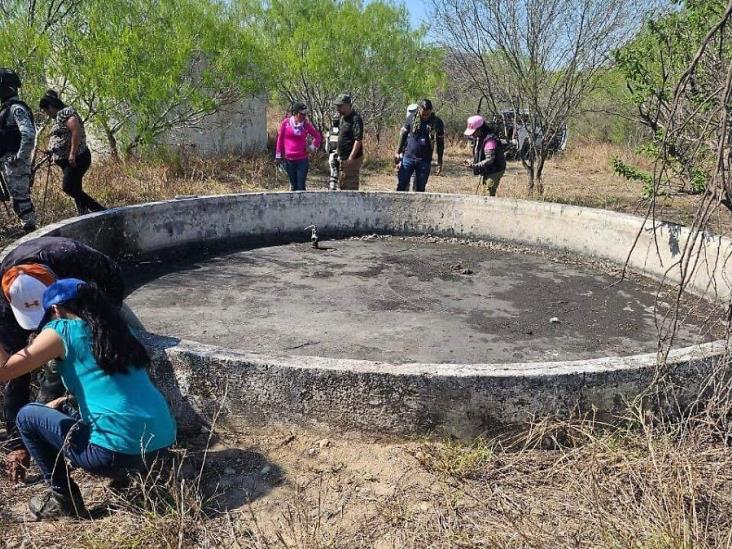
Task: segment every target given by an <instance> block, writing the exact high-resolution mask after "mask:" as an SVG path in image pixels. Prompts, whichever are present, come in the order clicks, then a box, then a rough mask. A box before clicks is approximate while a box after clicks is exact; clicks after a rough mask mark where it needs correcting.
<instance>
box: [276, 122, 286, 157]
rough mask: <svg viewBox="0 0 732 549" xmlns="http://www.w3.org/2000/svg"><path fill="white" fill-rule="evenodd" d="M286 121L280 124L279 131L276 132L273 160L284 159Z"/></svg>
mask: <svg viewBox="0 0 732 549" xmlns="http://www.w3.org/2000/svg"><path fill="white" fill-rule="evenodd" d="M286 124H287V119H286V118H285V119H284V120H283V121H282V124H280V131H278V132H277V144H276V145H275V160H284V159H285V128H286Z"/></svg>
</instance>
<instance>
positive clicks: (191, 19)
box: [49, 0, 267, 155]
mask: <svg viewBox="0 0 732 549" xmlns="http://www.w3.org/2000/svg"><path fill="white" fill-rule="evenodd" d="M246 23H247V22H246V20H244V19H242V18H241V12H240V11H234V10H232V9H231V8H229V7H227V6H226V5H224V4H221V3H218V2H216V1H213V0H204V1H197V0H108V1H105V2H101V1H91V2H87V3H85V5H84V7H83V8H82V9H81V10H80V13H79V17H77V18H76V20H75V21H74V22H69V23H67V25H66V26H65V28H64V32H63V33H61V34H60V36H59V47H58V48H57V49H56V51H55V52H54V54H53V55H52V61H53V62H52V63H49V75H50V76H51V77H52V78H53V79H54V80H55V81H56V82H64V83H65V84H66V87H67V91H68V93H69V94H70V95H71V97H72V100H73V102H75V103H76V104H77V106H78V107H79V108H80V110H81V112H82V114H83V116H84V117H85V118H86V119H87V120H88V121H90V122H91V123H92V124H93V125H95V126H97V127H99V128H101V129H102V130H103V132H104V134H105V135H106V137H107V140H108V143H109V147H110V149H111V151H112V153H113V154H114V155H116V154H117V152H118V150H119V141H120V140H121V141H122V143H123V146H124V151H125V153H126V154H130V153H131V152H132V151H133V150H134V149H135V148H137V147H138V146H140V145H143V144H149V143H152V142H153V141H154V140H155V138H156V137H157V136H159V135H160V134H162V133H164V132H166V131H168V130H170V129H173V128H179V127H192V126H195V125H196V124H197V123H199V122H200V121H201V119H202V118H204V117H205V116H206V115H209V114H212V113H214V112H216V111H217V110H218V109H220V108H221V107H222V106H224V105H226V104H229V103H232V102H234V101H237V100H238V99H240V98H241V97H243V96H247V95H252V94H257V93H262V92H264V91H265V90H266V86H267V75H266V71H265V70H264V69H263V68H266V64H265V63H264V62H263V54H262V51H261V49H260V48H259V47H258V45H257V43H256V32H255V31H252V30H251V29H250V28H249V27H248V25H247V24H246Z"/></svg>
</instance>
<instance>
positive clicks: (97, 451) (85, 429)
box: [15, 403, 167, 494]
mask: <svg viewBox="0 0 732 549" xmlns="http://www.w3.org/2000/svg"><path fill="white" fill-rule="evenodd" d="M15 421H16V424H17V426H18V431H20V436H21V438H22V439H23V443H24V444H25V447H26V448H27V449H28V452H29V453H30V455H31V457H32V458H33V460H34V461H35V462H36V464H37V465H38V468H39V469H40V470H41V473H42V474H43V479H44V480H45V481H46V482H47V483H48V484H49V485H50V486H51V488H52V489H53V490H54V491H56V492H59V493H62V494H68V493H69V479H68V471H67V468H66V460H68V461H69V463H71V465H73V466H74V467H80V468H81V469H84V470H85V471H88V472H90V473H91V474H93V475H99V476H103V477H109V478H115V477H117V476H119V474H120V473H123V472H126V471H129V472H136V471H140V472H142V471H144V470H145V469H146V467H147V466H148V465H149V464H152V463H153V462H154V461H155V459H156V458H157V457H158V456H159V455H160V456H162V455H163V454H164V453H166V452H167V448H164V449H161V450H155V451H153V452H150V453H147V454H145V456H144V458H143V456H141V455H128V454H120V453H118V452H113V451H112V450H107V449H106V448H102V447H101V446H97V445H95V444H92V443H90V442H89V436H90V434H91V429H90V428H89V425H87V424H86V423H84V422H82V421H81V420H79V419H75V418H73V417H71V416H68V415H66V414H63V413H61V412H59V411H58V410H54V409H53V408H49V407H48V406H44V405H42V404H37V403H31V404H26V405H25V406H23V408H21V409H20V412H18V417H17V418H16V420H15ZM64 458H65V459H64Z"/></svg>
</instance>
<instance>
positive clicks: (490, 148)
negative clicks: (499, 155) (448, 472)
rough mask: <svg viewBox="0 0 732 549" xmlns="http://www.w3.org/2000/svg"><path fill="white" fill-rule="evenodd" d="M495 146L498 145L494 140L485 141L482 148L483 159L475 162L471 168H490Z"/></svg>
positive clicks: (493, 158)
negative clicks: (483, 152)
mask: <svg viewBox="0 0 732 549" xmlns="http://www.w3.org/2000/svg"><path fill="white" fill-rule="evenodd" d="M497 146H498V143H497V142H496V141H495V140H494V139H491V140H490V141H487V142H486V144H485V145H484V147H483V150H484V151H485V159H483V160H481V161H480V162H476V163H475V164H473V167H474V168H485V167H486V166H490V165H491V164H493V161H494V160H495V159H496V147H497Z"/></svg>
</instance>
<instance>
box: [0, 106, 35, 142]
mask: <svg viewBox="0 0 732 549" xmlns="http://www.w3.org/2000/svg"><path fill="white" fill-rule="evenodd" d="M13 105H21V106H22V107H23V108H24V109H25V110H26V111H27V112H28V116H29V117H30V119H31V124H33V125H34V126H35V122H34V121H33V111H31V109H30V107H29V106H28V105H26V104H25V103H24V102H23V101H21V100H20V99H11V100H10V101H8V102H6V103H3V105H2V108H0V156H5V155H6V154H15V153H17V152H18V149H20V141H21V135H20V128H18V125H17V124H11V123H10V116H11V112H10V108H11V107H12V106H13Z"/></svg>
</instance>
